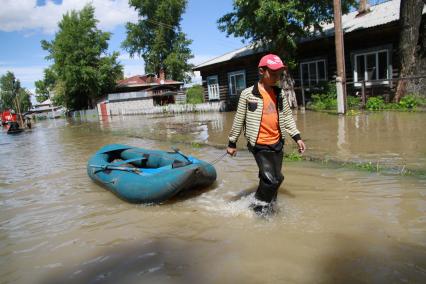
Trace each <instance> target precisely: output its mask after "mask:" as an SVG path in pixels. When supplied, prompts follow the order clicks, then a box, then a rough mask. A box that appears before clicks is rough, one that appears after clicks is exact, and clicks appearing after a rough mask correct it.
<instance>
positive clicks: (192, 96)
mask: <svg viewBox="0 0 426 284" xmlns="http://www.w3.org/2000/svg"><path fill="white" fill-rule="evenodd" d="M186 102H187V103H188V104H200V103H202V102H204V90H203V86H201V85H194V86H192V87H191V88H189V89H188V90H187V91H186Z"/></svg>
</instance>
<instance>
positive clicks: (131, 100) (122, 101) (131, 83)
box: [97, 74, 185, 115]
mask: <svg viewBox="0 0 426 284" xmlns="http://www.w3.org/2000/svg"><path fill="white" fill-rule="evenodd" d="M182 85H183V82H178V81H173V80H167V79H165V78H164V75H161V74H160V77H156V76H155V75H154V74H146V75H136V76H132V77H129V78H126V79H123V80H120V81H118V82H117V85H116V87H115V90H114V92H112V93H109V94H108V95H107V96H106V97H104V98H103V99H102V100H101V101H99V102H98V105H97V106H98V111H99V114H100V115H119V114H122V112H123V111H124V110H127V111H132V110H143V109H149V108H152V107H154V106H163V105H168V104H174V103H176V102H179V101H181V100H182V99H183V100H185V98H184V95H183V92H181V91H180V89H181V87H182Z"/></svg>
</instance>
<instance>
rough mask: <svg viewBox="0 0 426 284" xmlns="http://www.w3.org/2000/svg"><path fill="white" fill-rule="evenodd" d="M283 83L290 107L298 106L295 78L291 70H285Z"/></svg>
mask: <svg viewBox="0 0 426 284" xmlns="http://www.w3.org/2000/svg"><path fill="white" fill-rule="evenodd" d="M281 85H282V88H283V90H284V94H285V95H286V97H287V100H288V103H289V105H290V107H291V108H297V99H296V93H295V91H294V80H293V77H292V76H291V75H290V72H288V71H284V76H283V78H282V81H281Z"/></svg>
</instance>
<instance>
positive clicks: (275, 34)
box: [218, 0, 356, 63]
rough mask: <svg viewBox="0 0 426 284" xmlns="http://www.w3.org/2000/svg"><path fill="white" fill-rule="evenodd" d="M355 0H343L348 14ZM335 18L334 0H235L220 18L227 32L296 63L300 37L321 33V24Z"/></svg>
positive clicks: (220, 26)
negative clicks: (231, 7)
mask: <svg viewBox="0 0 426 284" xmlns="http://www.w3.org/2000/svg"><path fill="white" fill-rule="evenodd" d="M355 4H356V1H355V0H344V1H342V12H343V13H345V12H347V11H348V10H349V8H350V7H351V6H354V5H355ZM332 21H333V0H305V1H298V0H251V1H246V0H234V7H233V11H232V12H231V13H228V14H226V15H224V16H223V17H221V18H220V19H219V20H218V25H219V29H220V30H221V31H223V32H226V33H227V35H228V36H229V35H234V36H236V37H243V38H244V39H246V40H249V41H250V42H251V43H253V44H254V46H255V47H256V48H259V47H263V48H266V49H267V50H270V51H272V52H275V53H277V54H279V55H280V56H283V57H284V58H285V59H286V60H287V61H289V62H290V63H291V62H294V61H293V60H292V59H293V56H294V54H295V51H296V42H297V40H298V39H300V38H303V37H306V36H309V35H312V34H313V33H315V32H321V31H322V28H321V23H331V22H332Z"/></svg>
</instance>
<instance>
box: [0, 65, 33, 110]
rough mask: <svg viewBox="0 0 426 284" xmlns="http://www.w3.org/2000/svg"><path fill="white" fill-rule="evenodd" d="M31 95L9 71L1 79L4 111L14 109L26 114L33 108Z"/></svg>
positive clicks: (0, 94)
mask: <svg viewBox="0 0 426 284" xmlns="http://www.w3.org/2000/svg"><path fill="white" fill-rule="evenodd" d="M30 96H31V93H30V92H29V91H28V90H26V89H25V88H22V87H21V82H20V81H19V80H18V79H17V78H16V77H15V75H14V74H13V73H12V72H10V71H7V72H6V74H5V75H3V76H1V77H0V100H1V107H2V109H14V110H15V111H16V112H18V111H19V110H20V111H21V112H26V111H27V110H29V109H30V108H31V99H30Z"/></svg>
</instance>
